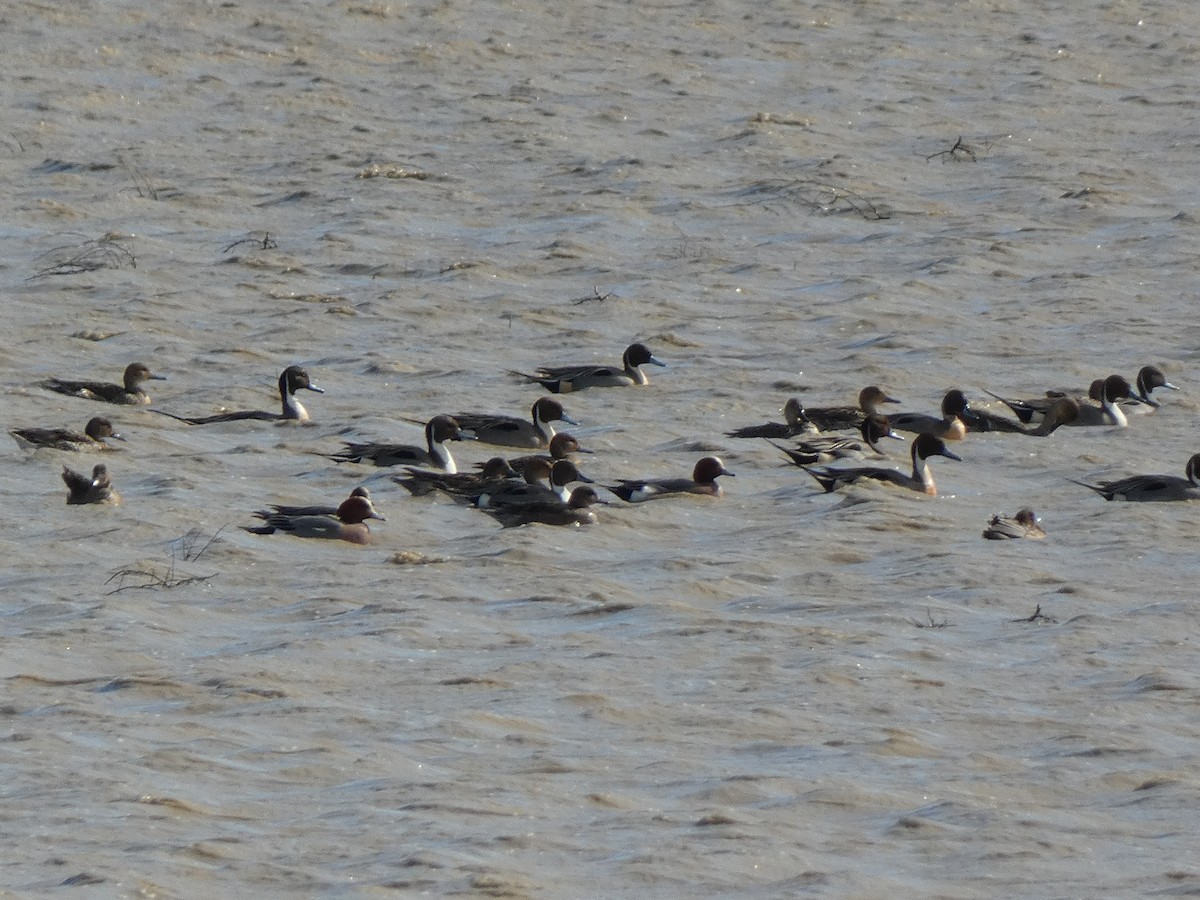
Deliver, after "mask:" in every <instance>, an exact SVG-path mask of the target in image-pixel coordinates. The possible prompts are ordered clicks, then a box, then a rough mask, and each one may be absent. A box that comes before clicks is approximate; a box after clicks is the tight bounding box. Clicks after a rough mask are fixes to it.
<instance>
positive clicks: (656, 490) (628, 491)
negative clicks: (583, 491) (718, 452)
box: [605, 456, 734, 503]
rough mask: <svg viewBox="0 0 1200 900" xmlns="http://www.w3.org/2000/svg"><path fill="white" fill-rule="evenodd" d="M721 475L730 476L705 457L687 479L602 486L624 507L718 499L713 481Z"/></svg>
mask: <svg viewBox="0 0 1200 900" xmlns="http://www.w3.org/2000/svg"><path fill="white" fill-rule="evenodd" d="M722 475H728V476H729V477H730V478H732V477H733V475H734V473H733V472H730V471H729V470H728V469H726V468H725V464H724V463H723V462H721V460H720V459H718V458H717V457H715V456H706V457H704V458H703V459H701V460H700V461H699V462H697V463H696V465H695V467H694V468H693V469H692V477H691V478H661V479H658V480H649V479H643V480H637V481H634V480H630V479H621V480H620V481H619V482H618V483H617V484H615V485H611V486H610V485H605V487H607V488H608V489H609V490H610V491H612V492H613V493H614V494H616V495H617V496H618V497H620V498H621V499H622V500H624V501H626V502H628V503H642V502H643V501H646V500H656V499H658V498H659V497H669V496H671V495H672V494H702V495H704V496H708V497H720V496H721V495H722V493H723V491H722V490H721V486H720V485H719V484H717V479H718V478H719V477H720V476H722Z"/></svg>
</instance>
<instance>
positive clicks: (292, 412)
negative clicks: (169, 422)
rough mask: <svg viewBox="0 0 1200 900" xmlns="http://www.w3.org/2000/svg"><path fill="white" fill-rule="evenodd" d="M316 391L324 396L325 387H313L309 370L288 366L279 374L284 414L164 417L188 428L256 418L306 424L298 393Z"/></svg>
mask: <svg viewBox="0 0 1200 900" xmlns="http://www.w3.org/2000/svg"><path fill="white" fill-rule="evenodd" d="M301 390H304V391H315V392H316V393H318V394H323V393H325V391H324V389H323V388H319V387H317V386H316V385H315V384H313V382H312V379H311V378H309V376H308V371H307V370H305V369H304V368H303V367H301V366H288V367H287V368H286V369H284V370H283V372H282V373H281V374H280V375H279V401H280V403H281V404H282V411H281V412H277V413H275V412H268V411H267V410H265V409H247V410H239V411H237V412H226V413H217V414H216V415H212V416H177V415H175V414H174V413H169V412H163V411H162V410H156V412H162V414H163V415H164V416H170V417H171V418H172V419H178V420H179V421H180V422H187V423H188V424H189V425H211V424H213V423H214V422H240V421H243V420H246V419H254V420H256V421H261V422H307V421H308V420H309V415H308V410H307V409H305V408H304V405H303V404H302V403H301V402H300V401H299V400H297V399H296V391H301Z"/></svg>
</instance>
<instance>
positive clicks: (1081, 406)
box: [987, 375, 1145, 428]
mask: <svg viewBox="0 0 1200 900" xmlns="http://www.w3.org/2000/svg"><path fill="white" fill-rule="evenodd" d="M987 393H988V394H991V396H993V397H995V398H996V399H997V400H999V401H1000V402H1001V403H1003V404H1004V405H1005V406H1007V407H1008V408H1009V409H1011V410H1012V411H1013V413H1014V414H1015V415H1016V417H1017V418H1018V419H1020V420H1021V421H1022V422H1023V423H1026V424H1028V423H1030V422H1036V421H1037V420H1038V418H1039V417H1040V416H1044V415H1045V414H1046V411H1047V410H1048V409H1050V407H1051V406H1053V405H1054V404H1055V403H1056V402H1057V401H1058V400H1060V399H1064V398H1062V397H1059V396H1053V397H1035V398H1033V399H1030V400H1007V399H1005V398H1004V397H1001V396H1000V395H999V394H992V392H991V391H987ZM1055 393H1056V394H1057V392H1055ZM1091 393H1092V394H1093V399H1096V400H1099V401H1100V406H1095V405H1093V404H1090V403H1076V409H1077V415H1076V416H1075V418H1074V419H1072V420H1071V421H1070V422H1068V423H1066V424H1069V425H1115V426H1117V427H1119V428H1124V427H1125V426H1127V425H1128V424H1129V420H1128V419H1127V418H1125V413H1124V412H1123V411H1122V410H1121V407H1120V405H1119V404H1118V401H1119V400H1128V401H1130V402H1131V403H1144V402H1145V401H1143V400H1142V399H1141V398H1140V397H1138V396H1137V395H1136V394H1134V393H1133V388H1132V387H1130V385H1129V382H1128V381H1126V380H1125V379H1124V378H1123V377H1122V376H1120V375H1109V376H1108V377H1107V378H1105V379H1104V380H1103V382H1093V383H1092V388H1091Z"/></svg>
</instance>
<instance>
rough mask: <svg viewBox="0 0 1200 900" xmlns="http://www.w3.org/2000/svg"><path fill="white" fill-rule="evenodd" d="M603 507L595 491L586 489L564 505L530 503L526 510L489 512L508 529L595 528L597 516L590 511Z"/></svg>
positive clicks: (492, 510) (575, 491)
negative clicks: (533, 526) (537, 525)
mask: <svg viewBox="0 0 1200 900" xmlns="http://www.w3.org/2000/svg"><path fill="white" fill-rule="evenodd" d="M597 503H601V504H602V503H604V501H603V500H601V499H600V495H599V494H597V493H596V490H595V488H591V487H588V486H587V485H583V486H581V487H577V488H575V490H573V491H571V496H570V498H569V499H568V500H567V502H566V503H565V504H564V503H531V504H526V505H524V506H507V507H500V508H499V509H489V510H487V513H488V515H490V516H492V517H493V518H494V519H496V521H498V522H499V523H500V524H501V525H503V526H504V527H505V528H513V527H515V526H517V525H529V524H531V523H534V522H539V523H541V524H543V525H592V524H594V523H595V522H596V513H595V512H593V511H592V510H591V509H590V508H589V507H591V506H593V505H594V504H597Z"/></svg>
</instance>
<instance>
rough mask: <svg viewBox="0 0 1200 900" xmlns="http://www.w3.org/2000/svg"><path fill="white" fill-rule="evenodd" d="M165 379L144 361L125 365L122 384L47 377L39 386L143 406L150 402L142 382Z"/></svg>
mask: <svg viewBox="0 0 1200 900" xmlns="http://www.w3.org/2000/svg"><path fill="white" fill-rule="evenodd" d="M166 380H167V379H166V376H165V375H155V374H154V373H153V372H151V371H150V367H149V366H147V365H146V364H145V363H140V362H135V363H130V364H129V365H127V366H126V367H125V377H124V379H123V383H122V384H108V383H106V382H103V381H68V380H66V379H63V378H48V379H46V380H45V381H43V382H41V386H42V387H44V388H48V389H49V390H52V391H54V392H55V393H58V394H68V395H70V396H72V397H83V398H85V399H87V400H98V401H100V402H102V403H125V404H129V405H132V406H144V405H145V404H147V403H149V402H150V395H149V394H147V393H146V392H145V391H143V390H142V383H143V382H146V381H166Z"/></svg>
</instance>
